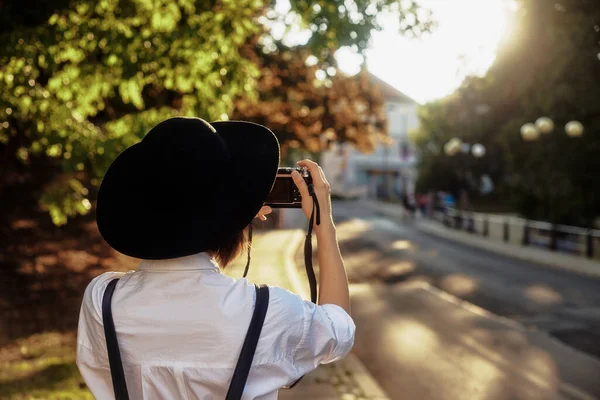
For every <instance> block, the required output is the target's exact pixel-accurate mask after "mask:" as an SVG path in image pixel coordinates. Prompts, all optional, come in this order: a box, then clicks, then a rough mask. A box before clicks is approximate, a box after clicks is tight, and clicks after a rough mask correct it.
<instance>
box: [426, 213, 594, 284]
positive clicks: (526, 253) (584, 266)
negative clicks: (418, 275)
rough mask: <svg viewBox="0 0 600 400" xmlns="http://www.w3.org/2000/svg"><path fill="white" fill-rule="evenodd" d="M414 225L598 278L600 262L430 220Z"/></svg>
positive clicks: (454, 239)
mask: <svg viewBox="0 0 600 400" xmlns="http://www.w3.org/2000/svg"><path fill="white" fill-rule="evenodd" d="M416 226H417V227H418V229H419V230H421V231H423V232H425V233H429V234H432V235H435V236H438V237H442V238H444V239H448V240H452V241H454V242H458V243H462V244H466V245H469V246H473V247H477V248H480V249H484V250H487V251H491V252H493V253H496V254H499V255H502V256H505V257H511V258H516V259H519V260H522V261H528V262H533V263H536V264H541V265H544V266H547V267H551V268H555V269H560V270H563V271H568V272H573V273H576V274H580V275H584V276H589V277H593V278H600V263H598V262H595V261H590V260H587V259H585V258H580V257H573V256H569V255H566V254H560V253H550V252H546V251H544V250H538V249H532V248H523V247H519V246H516V245H512V244H506V243H499V242H495V241H491V240H487V239H482V238H479V237H475V236H472V235H470V234H468V233H465V232H458V231H446V228H444V227H442V226H435V225H433V224H432V223H430V222H418V223H417V225H416Z"/></svg>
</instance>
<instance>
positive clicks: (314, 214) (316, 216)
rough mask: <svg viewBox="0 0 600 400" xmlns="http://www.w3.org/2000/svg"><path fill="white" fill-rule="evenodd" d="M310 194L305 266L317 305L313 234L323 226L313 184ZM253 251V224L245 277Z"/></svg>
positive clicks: (249, 226) (250, 229)
mask: <svg viewBox="0 0 600 400" xmlns="http://www.w3.org/2000/svg"><path fill="white" fill-rule="evenodd" d="M308 194H309V195H310V197H312V199H313V208H312V211H311V213H310V219H309V221H308V230H307V233H306V238H305V239H304V265H305V267H306V276H307V277H308V285H309V287H310V301H312V302H313V303H315V304H316V303H317V277H316V276H315V270H314V268H313V262H312V233H313V228H314V226H315V224H317V225H321V207H320V206H319V200H318V199H317V194H316V193H315V187H314V185H313V184H312V183H311V184H309V185H308ZM251 251H252V223H250V225H248V250H247V259H246V267H245V268H244V275H243V277H244V278H245V277H246V275H248V270H249V269H250V260H251V256H250V254H251Z"/></svg>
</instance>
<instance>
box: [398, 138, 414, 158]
mask: <svg viewBox="0 0 600 400" xmlns="http://www.w3.org/2000/svg"><path fill="white" fill-rule="evenodd" d="M410 156H411V151H410V144H409V143H408V142H405V141H402V142H400V158H401V159H402V160H408V159H409V158H410Z"/></svg>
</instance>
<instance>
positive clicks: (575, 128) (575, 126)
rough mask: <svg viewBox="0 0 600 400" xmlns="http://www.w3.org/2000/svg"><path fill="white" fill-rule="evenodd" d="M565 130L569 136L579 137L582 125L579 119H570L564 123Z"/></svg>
mask: <svg viewBox="0 0 600 400" xmlns="http://www.w3.org/2000/svg"><path fill="white" fill-rule="evenodd" d="M565 132H567V135H569V136H570V137H579V136H581V135H583V125H582V124H581V122H579V121H571V122H568V123H567V125H565Z"/></svg>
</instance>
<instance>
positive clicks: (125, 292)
mask: <svg viewBox="0 0 600 400" xmlns="http://www.w3.org/2000/svg"><path fill="white" fill-rule="evenodd" d="M279 160H280V155H279V143H278V141H277V139H276V137H275V135H274V134H273V133H272V132H271V131H270V130H269V129H267V128H266V127H264V126H261V125H258V124H253V123H250V122H242V121H223V122H213V123H208V122H205V121H203V120H202V119H199V118H171V119H168V120H166V121H163V122H161V123H159V124H158V125H157V126H155V127H154V128H152V129H151V130H150V132H149V133H148V134H147V135H146V136H145V137H144V138H143V140H142V141H141V142H140V143H138V144H135V145H133V146H131V147H129V148H128V149H126V150H124V151H123V152H122V153H121V154H120V155H119V156H118V157H117V158H116V159H115V160H114V161H113V163H112V164H111V166H110V167H109V169H108V171H107V172H106V175H105V176H104V179H103V181H102V184H101V186H100V189H99V193H98V200H97V207H96V208H97V209H96V219H97V224H98V228H99V231H100V233H101V234H102V236H103V238H104V239H105V240H106V242H107V243H108V244H109V245H110V246H112V247H113V248H114V249H115V250H117V251H119V252H121V253H123V254H125V255H128V256H131V257H136V258H139V259H141V262H140V264H139V267H138V268H137V269H136V270H135V271H130V272H127V273H119V272H107V273H104V274H102V275H100V276H98V277H96V278H95V279H94V280H93V281H92V282H91V283H90V284H89V285H88V287H87V289H86V291H85V294H84V298H83V302H82V305H81V312H80V318H79V328H78V335H77V342H78V347H77V365H78V367H79V370H80V372H81V374H82V376H83V378H84V380H85V382H86V383H87V385H88V387H89V388H90V390H91V392H92V394H93V395H94V396H95V398H97V399H103V400H104V399H117V400H122V399H129V398H131V399H192V398H197V399H200V398H202V399H256V398H260V399H276V398H277V392H278V389H279V388H281V387H284V386H286V385H291V384H293V383H294V382H295V381H297V380H298V379H299V378H300V377H302V376H303V375H304V374H306V373H308V372H309V371H311V370H314V369H315V368H317V366H318V365H319V364H322V363H329V362H333V361H336V360H339V359H341V358H343V357H344V356H345V355H346V354H347V353H348V352H349V351H350V349H351V348H352V345H353V343H354V333H355V325H354V322H353V321H352V318H351V317H350V300H349V294H348V283H347V278H346V272H345V269H344V264H343V260H342V257H341V254H340V251H339V246H338V243H337V237H336V228H335V225H334V223H333V220H332V217H331V201H330V187H329V184H328V182H327V179H326V177H325V175H324V174H323V171H322V169H321V168H320V167H319V166H318V165H317V164H316V163H315V162H313V161H310V160H303V161H301V162H299V163H298V165H299V166H301V167H305V168H307V169H308V171H309V173H310V176H311V179H312V184H311V185H307V182H306V181H305V179H304V178H303V177H302V176H300V174H298V173H297V172H295V173H293V174H292V178H293V181H294V183H295V184H296V185H297V187H298V190H299V191H300V194H301V195H302V209H303V211H304V213H305V214H306V216H307V217H309V216H310V215H311V213H312V211H313V199H318V204H319V205H320V223H319V224H318V225H317V226H314V230H315V234H316V238H317V241H318V252H317V256H318V260H319V266H320V271H319V284H320V297H319V301H318V304H314V303H312V302H310V301H305V300H303V299H302V298H300V297H299V296H297V295H295V294H293V293H291V292H289V291H287V290H284V289H281V288H278V287H266V286H255V285H253V284H251V283H250V282H248V280H247V279H245V278H241V279H233V278H230V277H228V276H226V275H224V274H223V273H222V272H221V271H222V270H223V268H226V267H227V265H228V264H230V263H231V261H232V260H234V259H235V258H236V257H237V256H238V255H239V254H240V253H241V252H242V251H243V249H244V248H245V247H246V246H247V242H248V236H247V234H246V232H247V227H248V226H249V224H251V222H252V220H253V219H254V218H258V219H261V220H264V219H266V216H267V215H268V214H269V213H270V212H271V209H270V208H269V207H265V206H264V203H265V199H266V198H267V196H268V194H269V192H270V191H271V188H272V187H273V183H274V181H275V178H276V174H277V170H278V167H279ZM282 267H283V266H282Z"/></svg>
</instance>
